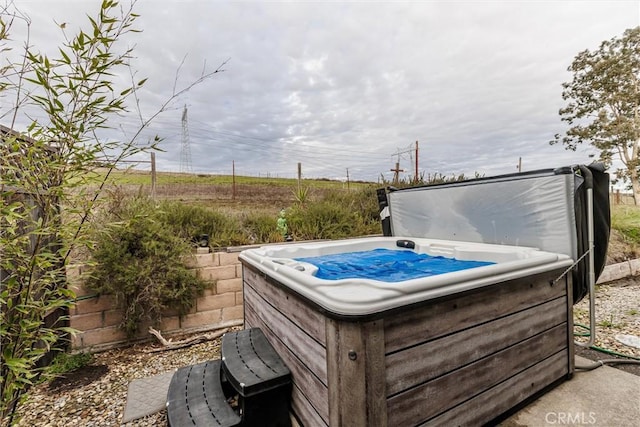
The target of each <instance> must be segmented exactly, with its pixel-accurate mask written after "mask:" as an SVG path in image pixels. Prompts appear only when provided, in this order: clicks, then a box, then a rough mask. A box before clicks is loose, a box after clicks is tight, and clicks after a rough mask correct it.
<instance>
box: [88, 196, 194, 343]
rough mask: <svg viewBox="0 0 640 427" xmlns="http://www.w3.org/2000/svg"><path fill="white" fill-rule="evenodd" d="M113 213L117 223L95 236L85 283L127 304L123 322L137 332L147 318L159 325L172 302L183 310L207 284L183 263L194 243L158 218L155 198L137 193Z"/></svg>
mask: <svg viewBox="0 0 640 427" xmlns="http://www.w3.org/2000/svg"><path fill="white" fill-rule="evenodd" d="M119 206H120V208H119V210H114V211H113V212H112V213H113V214H114V215H116V217H117V219H118V222H116V223H114V224H110V225H107V226H106V227H104V228H103V229H102V231H101V232H100V233H99V234H98V235H97V236H96V246H95V247H94V249H93V251H92V257H93V261H94V262H95V263H96V264H95V266H94V267H93V269H92V271H91V274H90V276H89V277H88V279H87V283H86V284H87V286H88V287H89V288H90V289H92V290H94V291H96V292H98V293H99V294H109V295H114V296H115V297H116V301H117V303H118V304H119V305H120V306H121V307H122V308H123V309H124V315H123V320H122V323H121V324H120V327H121V328H122V329H123V330H124V331H125V332H126V333H127V336H128V337H130V338H131V337H133V336H134V335H135V334H136V333H137V332H138V330H139V327H140V326H141V325H142V324H143V322H145V321H150V322H152V323H153V324H157V323H158V322H159V321H160V319H161V317H162V313H163V311H165V310H166V309H167V308H169V307H171V308H172V309H175V310H177V311H178V313H180V314H185V313H186V312H187V311H188V310H189V309H190V308H191V307H192V305H193V303H194V301H195V297H196V296H197V295H198V294H200V293H201V292H202V290H203V289H204V287H205V283H204V282H203V281H202V280H200V279H199V278H198V277H196V275H195V274H194V273H193V271H190V270H189V269H188V267H187V266H186V264H185V255H186V254H189V253H191V250H192V245H191V244H190V243H189V242H188V241H187V240H186V239H184V238H182V237H180V236H179V235H177V234H176V233H175V232H174V230H173V228H171V227H167V225H166V224H165V223H163V222H162V221H161V220H159V217H162V215H161V212H160V211H158V209H157V208H155V206H154V204H153V203H152V202H151V200H149V199H147V198H144V197H135V198H132V199H131V200H129V202H128V203H120V205H119Z"/></svg>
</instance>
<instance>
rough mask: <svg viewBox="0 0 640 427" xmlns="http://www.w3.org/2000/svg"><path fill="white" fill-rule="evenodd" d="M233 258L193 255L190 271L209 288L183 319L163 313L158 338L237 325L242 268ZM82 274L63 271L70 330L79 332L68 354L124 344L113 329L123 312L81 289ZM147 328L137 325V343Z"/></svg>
mask: <svg viewBox="0 0 640 427" xmlns="http://www.w3.org/2000/svg"><path fill="white" fill-rule="evenodd" d="M238 254H239V251H237V250H235V251H233V252H213V253H207V254H195V255H194V256H193V258H192V260H190V266H191V267H192V268H193V269H194V270H195V272H196V274H199V275H200V277H202V278H203V279H204V280H206V281H207V282H208V283H209V287H208V288H207V289H205V291H204V294H203V295H202V296H201V297H198V298H197V299H196V302H195V304H194V306H193V308H192V309H191V311H190V312H189V313H187V314H186V315H184V316H182V317H180V316H178V315H177V312H175V311H168V312H167V313H166V316H163V319H162V324H161V325H160V330H161V332H162V335H163V336H165V337H166V336H171V335H175V334H178V333H191V332H199V331H206V330H211V329H218V328H224V327H227V326H237V325H241V324H242V322H243V311H242V310H243V306H242V268H241V265H240V261H239V260H238ZM81 273H82V267H81V266H76V267H70V268H68V269H67V280H68V282H69V286H70V287H71V289H73V290H74V291H75V292H76V297H77V302H76V303H75V304H74V306H73V307H72V308H71V310H70V317H71V319H70V323H71V327H72V328H75V329H77V330H78V331H79V332H78V334H76V335H75V336H74V337H73V338H72V342H71V346H72V349H73V350H91V351H98V350H104V349H107V348H111V347H117V346H120V345H123V344H125V343H126V336H125V334H124V332H123V331H121V330H120V329H119V328H118V325H119V324H120V322H121V321H122V311H121V310H118V309H117V308H116V301H115V298H114V297H112V296H101V297H96V296H95V295H93V294H92V292H91V291H89V290H87V289H85V288H84V286H83V285H82V282H81V280H80V275H81ZM148 326H149V325H148V324H145V325H142V327H141V328H140V330H141V332H140V334H139V335H138V336H137V337H136V339H137V340H145V339H150V338H152V337H151V335H150V334H149V333H148V331H147V329H148Z"/></svg>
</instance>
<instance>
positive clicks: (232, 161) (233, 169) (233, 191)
mask: <svg viewBox="0 0 640 427" xmlns="http://www.w3.org/2000/svg"><path fill="white" fill-rule="evenodd" d="M231 174H232V178H231V179H232V183H233V187H232V188H233V190H232V193H231V194H232V196H231V199H232V200H235V199H236V161H235V160H231Z"/></svg>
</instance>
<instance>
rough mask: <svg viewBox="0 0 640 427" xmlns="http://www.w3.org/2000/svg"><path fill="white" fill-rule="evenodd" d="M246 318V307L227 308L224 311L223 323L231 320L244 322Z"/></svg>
mask: <svg viewBox="0 0 640 427" xmlns="http://www.w3.org/2000/svg"><path fill="white" fill-rule="evenodd" d="M243 318H244V307H243V306H241V305H235V306H233V307H226V308H223V309H222V321H223V322H228V321H230V320H242V319H243Z"/></svg>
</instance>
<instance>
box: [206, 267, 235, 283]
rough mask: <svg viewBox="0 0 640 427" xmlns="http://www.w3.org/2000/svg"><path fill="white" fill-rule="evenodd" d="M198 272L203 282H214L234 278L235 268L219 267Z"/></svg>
mask: <svg viewBox="0 0 640 427" xmlns="http://www.w3.org/2000/svg"><path fill="white" fill-rule="evenodd" d="M198 271H199V274H200V277H201V278H202V279H203V280H208V281H211V282H214V281H216V280H221V279H233V278H235V277H236V267H235V266H234V265H225V266H220V267H205V268H201V269H200V270H198Z"/></svg>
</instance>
